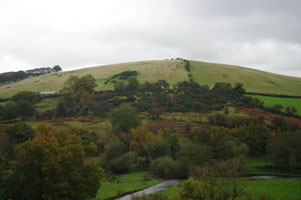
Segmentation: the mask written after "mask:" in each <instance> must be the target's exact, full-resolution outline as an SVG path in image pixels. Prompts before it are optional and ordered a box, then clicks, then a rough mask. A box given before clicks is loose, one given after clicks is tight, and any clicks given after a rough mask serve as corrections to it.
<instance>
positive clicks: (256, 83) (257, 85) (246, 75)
mask: <svg viewBox="0 0 301 200" xmlns="http://www.w3.org/2000/svg"><path fill="white" fill-rule="evenodd" d="M190 63H191V67H190V68H191V73H192V77H193V79H194V81H196V82H198V83H200V84H208V85H209V86H210V87H212V86H214V84H215V83H216V82H228V83H231V84H235V83H242V84H243V85H244V88H246V90H247V91H248V92H257V93H266V94H283V95H301V90H300V88H301V78H296V77H289V76H282V75H278V74H273V73H269V72H264V71H259V70H254V69H249V68H244V67H239V66H232V65H223V64H216V63H207V62H199V61H191V62H190Z"/></svg>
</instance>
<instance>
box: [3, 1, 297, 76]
mask: <svg viewBox="0 0 301 200" xmlns="http://www.w3.org/2000/svg"><path fill="white" fill-rule="evenodd" d="M300 9H301V1H300V0H26V1H23V0H0V73H1V72H5V71H16V70H26V69H30V68H35V67H53V66H54V65H56V64H59V65H60V66H61V67H62V68H63V69H64V70H70V69H75V68H81V67H87V66H95V65H102V64H112V63H121V62H128V61H140V60H158V59H165V58H176V57H182V58H186V59H192V60H201V61H208V62H217V63H226V64H235V65H241V66H246V67H252V68H256V69H261V70H265V71H270V72H275V73H279V74H286V75H291V76H299V77H301V11H300Z"/></svg>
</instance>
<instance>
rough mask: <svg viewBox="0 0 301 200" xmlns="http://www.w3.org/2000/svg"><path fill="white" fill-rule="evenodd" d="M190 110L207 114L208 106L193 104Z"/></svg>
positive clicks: (198, 103)
mask: <svg viewBox="0 0 301 200" xmlns="http://www.w3.org/2000/svg"><path fill="white" fill-rule="evenodd" d="M192 110H193V111H197V112H203V113H206V112H209V110H210V106H209V105H207V104H205V103H202V102H193V103H192Z"/></svg>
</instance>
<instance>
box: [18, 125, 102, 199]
mask: <svg viewBox="0 0 301 200" xmlns="http://www.w3.org/2000/svg"><path fill="white" fill-rule="evenodd" d="M37 130H38V133H37V134H36V136H35V137H34V138H33V139H32V140H30V141H27V142H25V143H22V144H20V145H19V147H18V149H17V159H16V175H15V176H16V184H17V185H19V186H20V188H23V190H24V191H23V194H24V195H25V196H26V198H28V199H33V200H35V199H37V200H38V199H78V200H82V199H89V198H92V197H95V195H96V192H97V190H98V188H99V180H100V178H101V173H102V170H101V168H99V167H97V166H96V165H95V164H85V163H84V158H85V154H84V149H83V146H82V140H81V139H80V137H79V136H76V135H73V134H71V133H69V132H68V131H67V130H66V129H54V128H51V127H49V126H45V125H42V126H40V127H38V128H37Z"/></svg>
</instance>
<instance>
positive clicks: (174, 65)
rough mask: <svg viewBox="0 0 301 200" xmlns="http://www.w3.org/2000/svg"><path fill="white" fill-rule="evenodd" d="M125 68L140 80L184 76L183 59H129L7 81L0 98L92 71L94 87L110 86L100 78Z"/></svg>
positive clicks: (53, 87) (58, 85)
mask: <svg viewBox="0 0 301 200" xmlns="http://www.w3.org/2000/svg"><path fill="white" fill-rule="evenodd" d="M128 70H136V71H137V72H138V80H139V81H141V82H145V81H150V82H155V81H157V80H160V79H161V80H162V79H165V80H168V82H169V83H171V84H175V83H177V82H179V81H184V80H188V76H187V72H186V70H185V68H184V63H183V61H180V60H161V61H142V62H131V63H122V64H114V65H105V66H98V67H90V68H83V69H80V70H74V71H67V72H60V73H58V74H57V75H55V74H47V75H43V76H40V77H32V78H28V79H25V80H22V81H19V82H16V83H11V84H9V85H1V86H0V98H9V97H11V96H12V95H14V94H16V93H17V92H19V91H28V90H29V91H34V92H41V91H59V90H61V89H62V88H63V84H64V82H65V81H66V80H67V79H68V78H69V77H70V76H71V75H73V76H79V77H81V76H84V75H87V74H92V75H93V76H94V77H95V79H96V83H97V88H96V89H97V90H107V89H113V84H104V82H105V81H106V80H107V79H108V78H110V77H111V76H112V75H114V74H117V73H120V72H123V71H128Z"/></svg>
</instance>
